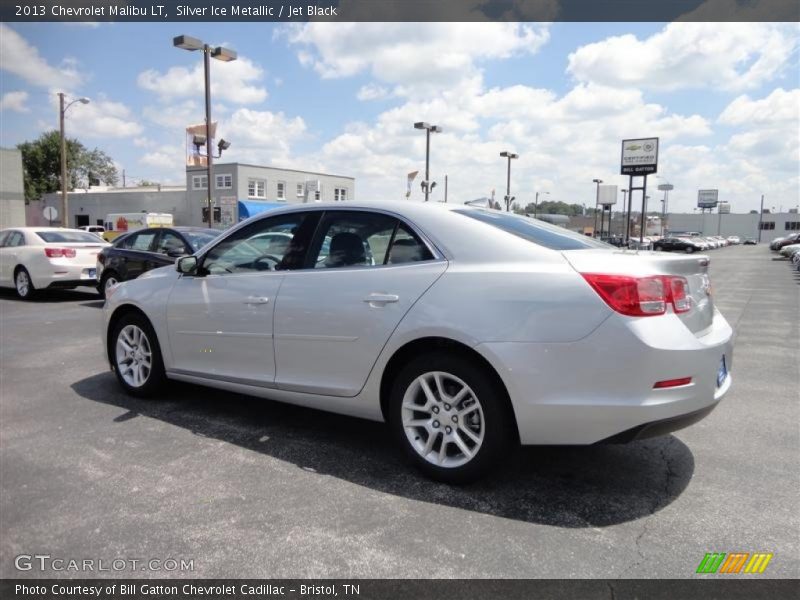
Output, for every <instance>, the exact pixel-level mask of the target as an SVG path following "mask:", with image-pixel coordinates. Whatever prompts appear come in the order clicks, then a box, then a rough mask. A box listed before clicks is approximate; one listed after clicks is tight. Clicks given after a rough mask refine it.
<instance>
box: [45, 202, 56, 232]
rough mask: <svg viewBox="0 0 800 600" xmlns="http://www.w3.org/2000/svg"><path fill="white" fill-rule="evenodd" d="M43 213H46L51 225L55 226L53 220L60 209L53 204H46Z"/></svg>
mask: <svg viewBox="0 0 800 600" xmlns="http://www.w3.org/2000/svg"><path fill="white" fill-rule="evenodd" d="M42 214H44V218H45V219H47V220H48V221H49V225H50V227H52V226H53V221H54V220H55V219H56V217H57V216H58V211H57V210H56V209H55V207H53V206H45V207H44V210H42Z"/></svg>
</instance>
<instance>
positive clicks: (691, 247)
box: [684, 246, 694, 254]
mask: <svg viewBox="0 0 800 600" xmlns="http://www.w3.org/2000/svg"><path fill="white" fill-rule="evenodd" d="M684 252H686V254H691V253H692V252H694V246H686V250H684Z"/></svg>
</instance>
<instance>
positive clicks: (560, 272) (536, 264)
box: [104, 202, 733, 482]
mask: <svg viewBox="0 0 800 600" xmlns="http://www.w3.org/2000/svg"><path fill="white" fill-rule="evenodd" d="M271 233H282V234H287V235H290V236H291V240H289V241H288V243H286V244H281V245H274V246H270V247H269V251H268V252H267V253H266V254H261V252H262V250H263V249H259V248H261V246H259V245H258V244H253V243H251V241H252V240H253V239H254V238H263V237H264V236H267V235H268V234H271ZM326 240H328V244H327V246H328V247H327V248H323V246H324V245H325V242H326ZM323 254H325V255H324V256H323ZM708 264H709V261H708V258H707V257H705V256H702V255H666V254H664V253H651V252H644V253H641V252H635V251H630V250H626V249H617V248H613V247H611V246H609V245H607V244H604V243H602V242H598V241H596V240H593V239H590V238H587V237H585V236H582V235H579V234H575V233H572V232H569V231H567V230H565V229H561V228H559V227H555V226H552V225H548V224H546V223H543V222H541V221H537V220H535V219H530V218H526V217H521V216H516V215H512V214H508V213H504V212H500V211H494V210H486V209H481V208H471V207H465V206H453V205H450V206H447V205H429V204H422V203H412V202H383V203H375V204H362V203H331V204H314V205H298V206H295V207H287V208H285V209H279V210H275V211H270V212H269V213H265V214H263V215H259V216H256V217H253V218H252V219H250V220H248V221H245V222H244V223H241V224H240V225H238V226H237V227H235V228H233V229H231V230H229V231H228V232H226V233H224V234H223V235H222V236H220V238H218V239H217V240H215V241H214V242H212V243H211V244H209V245H208V246H206V247H205V248H204V249H202V250H201V251H199V252H198V254H197V255H195V256H189V257H184V258H181V259H179V260H178V263H177V267H164V268H161V269H155V270H153V271H150V272H148V273H145V274H144V275H142V276H141V277H139V278H138V279H136V280H133V281H128V282H125V283H122V284H120V285H118V286H115V287H113V288H112V289H111V290H109V292H108V297H107V301H106V304H105V308H104V328H105V330H104V341H105V344H106V350H107V353H108V360H109V362H110V365H111V367H112V369H113V370H114V371H115V373H116V375H117V378H118V380H119V382H120V384H121V385H122V387H123V388H124V389H125V390H126V391H128V392H129V393H131V394H134V395H137V396H148V395H153V394H156V393H157V392H158V391H159V388H160V387H161V385H162V384H163V383H164V381H165V379H175V380H180V381H187V382H193V383H199V384H203V385H207V386H210V387H214V388H220V389H223V390H230V391H235V392H242V393H246V394H252V395H256V396H261V397H264V398H269V399H274V400H280V401H284V402H290V403H295V404H301V405H305V406H310V407H314V408H318V409H323V410H329V411H333V412H338V413H343V414H347V415H353V416H357V417H363V418H367V419H373V420H376V421H383V420H385V421H387V422H388V423H389V427H390V430H391V432H392V434H393V435H394V437H395V439H396V441H397V443H398V444H399V445H400V446H401V447H402V448H403V450H404V452H405V454H406V455H407V457H408V458H409V459H410V460H411V461H412V462H413V463H414V464H416V465H417V466H418V467H419V468H421V469H422V470H423V471H424V472H425V473H427V474H428V475H429V476H431V477H433V478H436V479H439V480H443V481H449V482H463V481H468V480H471V479H474V478H476V477H480V476H481V475H483V474H485V473H486V472H487V471H488V470H490V469H492V468H493V467H495V466H497V465H498V464H499V463H502V461H503V460H504V457H505V456H506V453H507V451H508V450H509V449H510V448H511V447H512V446H514V445H515V444H518V443H520V442H521V443H522V444H593V443H596V442H601V441H628V440H632V439H637V438H640V437H647V436H651V435H659V434H663V433H666V432H668V431H672V430H675V429H678V428H680V427H683V426H686V425H688V424H691V423H693V422H695V421H697V420H698V419H700V418H702V417H703V416H704V415H706V414H707V413H708V412H710V411H711V410H712V409H713V408H714V407H715V406H716V404H717V403H718V402H719V401H720V399H722V397H723V396H724V395H725V393H726V392H727V391H728V389H729V388H730V386H731V376H730V368H731V364H732V362H731V361H732V350H733V348H732V342H731V334H732V331H731V328H730V326H729V325H728V323H727V322H726V321H725V319H724V318H723V317H722V315H721V314H720V313H719V312H718V311H717V310H716V309H715V307H714V302H713V297H712V295H711V293H710V290H711V288H710V283H709V277H708V272H707V271H708Z"/></svg>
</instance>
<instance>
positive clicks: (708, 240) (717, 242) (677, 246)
mask: <svg viewBox="0 0 800 600" xmlns="http://www.w3.org/2000/svg"><path fill="white" fill-rule="evenodd" d="M757 243H758V242H756V240H755V239H753V238H746V239H744V240H742V239H741V238H740V237H739V236H737V235H732V236H729V237H723V236H721V235H712V236H699V235H691V234H686V235H670V236H665V237H662V238H659V239H655V240H651V246H652V249H653V250H654V251H656V252H685V253H686V254H692V253H693V252H702V251H706V250H713V249H715V248H723V247H725V246H735V245H739V244H746V245H747V244H757Z"/></svg>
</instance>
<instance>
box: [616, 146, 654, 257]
mask: <svg viewBox="0 0 800 600" xmlns="http://www.w3.org/2000/svg"><path fill="white" fill-rule="evenodd" d="M620 162H621V168H620V173H621V174H622V175H628V176H630V180H629V181H630V184H629V185H628V190H629V191H628V194H629V196H628V202H629V206H630V204H632V203H633V190H641V191H642V217H641V222H640V225H639V247H641V246H642V245H643V244H644V230H645V226H646V225H645V224H646V222H647V176H648V175H650V174H652V173H656V172H658V138H657V137H656V138H637V139H632V140H622V156H621V160H620ZM634 177H642V178H643V182H642V186H641V187H634V185H633V178H634ZM628 221H629V223H628V227H626V230H627V229H628V228H629V227H630V213H629V214H628ZM626 237H627V238H629V237H630V235H629V233H628V234H627V235H626Z"/></svg>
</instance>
